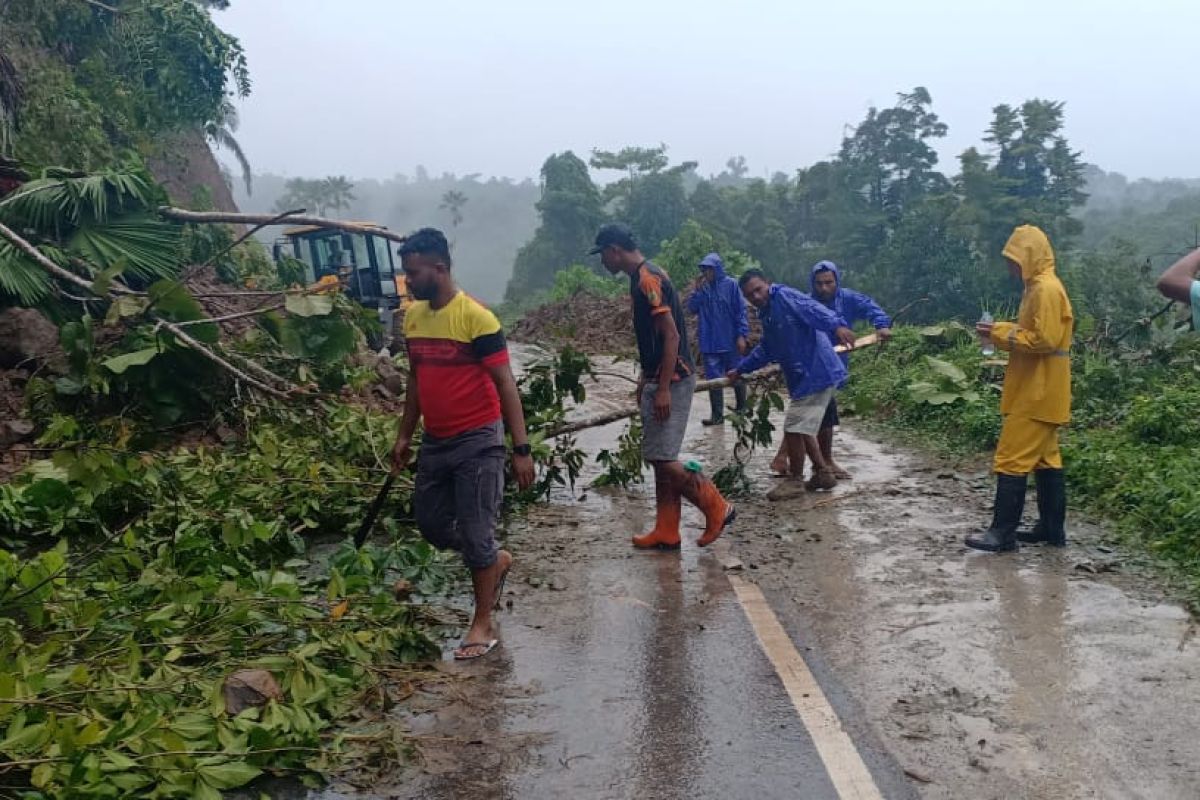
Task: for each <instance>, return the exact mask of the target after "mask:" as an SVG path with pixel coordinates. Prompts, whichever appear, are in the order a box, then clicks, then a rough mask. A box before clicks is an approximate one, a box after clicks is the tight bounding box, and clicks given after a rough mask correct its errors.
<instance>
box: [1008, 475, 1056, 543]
mask: <svg viewBox="0 0 1200 800" xmlns="http://www.w3.org/2000/svg"><path fill="white" fill-rule="evenodd" d="M1033 478H1034V482H1035V483H1036V484H1037V504H1038V521H1037V524H1036V525H1034V526H1033V528H1032V530H1028V531H1020V532H1019V533H1017V538H1018V539H1019V540H1021V541H1022V542H1028V543H1030V544H1038V543H1042V542H1044V543H1045V544H1048V545H1050V546H1051V547H1066V546H1067V531H1066V528H1065V525H1066V521H1067V482H1066V478H1065V477H1064V476H1063V471H1062V470H1061V469H1039V470H1037V471H1036V472H1034V473H1033Z"/></svg>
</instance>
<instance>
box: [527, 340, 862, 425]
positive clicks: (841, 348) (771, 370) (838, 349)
mask: <svg viewBox="0 0 1200 800" xmlns="http://www.w3.org/2000/svg"><path fill="white" fill-rule="evenodd" d="M875 344H879V336H878V335H877V334H874V333H872V334H868V335H867V336H863V337H861V338H859V339H856V340H855V341H854V349H855V350H861V349H863V348H864V347H870V346H872V345H875ZM849 349H850V348H848V347H846V346H845V345H844V344H839V345H837V346H835V347H834V348H833V351H834V352H835V353H845V352H847V351H848V350H849ZM778 373H779V365H777V364H772V365H770V366H768V367H765V368H763V369H760V370H759V371H758V372H755V373H753V374H752V375H748V376H744V380H748V381H761V380H765V379H767V378H769V377H771V376H773V375H777V374H778ZM731 384H732V382H731V381H730V380H729V378H713V379H712V380H706V381H699V382H697V383H696V392H697V393H699V392H707V391H708V390H709V389H724V388H726V387H728V386H730V385H731ZM638 411H639V409H638V407H637V406H629V407H627V408H619V409H617V410H615V411H605V412H603V413H601V414H593V415H592V416H590V417H584V418H583V419H577V420H574V421H572V422H564V423H563V424H562V425H559V426H558V427H557V428H551V429H550V431H549V432H548V433H547V434H546V438H547V439H549V438H551V437H552V436H562V435H564V434H568V433H578V432H579V431H582V430H586V429H587V428H595V427H597V426H599V425H607V424H609V423H610V422H616V421H618V420H622V419H626V418H628V417H632V416H634V415H635V414H637V413H638Z"/></svg>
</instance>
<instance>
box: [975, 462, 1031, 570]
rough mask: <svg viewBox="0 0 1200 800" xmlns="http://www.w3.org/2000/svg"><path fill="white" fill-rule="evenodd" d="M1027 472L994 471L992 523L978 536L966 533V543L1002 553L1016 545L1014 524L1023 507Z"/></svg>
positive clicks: (1018, 522)
mask: <svg viewBox="0 0 1200 800" xmlns="http://www.w3.org/2000/svg"><path fill="white" fill-rule="evenodd" d="M1028 480H1029V476H1028V475H997V476H996V504H995V508H994V510H993V511H992V526H991V527H990V528H988V529H987V530H986V531H984V532H983V533H981V534H980V535H978V536H968V537H967V539H966V544H967V547H971V548H974V549H975V550H987V551H989V552H992V553H1004V552H1009V551H1012V550H1016V549H1017V526H1018V525H1020V524H1021V512H1022V511H1024V510H1025V486H1026V484H1027V483H1028Z"/></svg>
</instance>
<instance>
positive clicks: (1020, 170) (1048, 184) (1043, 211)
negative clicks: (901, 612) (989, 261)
mask: <svg viewBox="0 0 1200 800" xmlns="http://www.w3.org/2000/svg"><path fill="white" fill-rule="evenodd" d="M992 113H993V117H992V123H991V125H990V126H989V127H988V130H987V134H986V135H985V136H984V141H985V142H987V143H988V144H990V145H991V146H992V150H993V152H992V153H990V154H983V153H980V152H979V151H978V150H976V149H975V148H970V149H968V150H967V151H966V152H964V153H963V154H962V156H961V157H960V161H961V164H962V171H961V173H960V175H959V178H958V190H959V192H960V193H961V195H962V197H963V206H964V208H963V218H964V220H965V221H966V222H967V223H969V224H971V225H973V226H974V228H975V231H976V237H977V239H978V240H979V242H980V244H981V246H982V248H983V249H984V251H985V252H987V253H989V254H992V253H998V252H999V249H1000V247H1001V246H1002V245H1003V242H1004V239H1005V238H1006V237H1007V235H1008V233H1009V232H1010V231H1011V230H1012V228H1013V226H1015V225H1020V224H1023V223H1029V224H1032V225H1037V226H1039V227H1041V228H1042V229H1043V230H1045V231H1046V233H1047V234H1048V235H1049V236H1050V238H1051V241H1053V242H1054V244H1055V246H1056V247H1058V248H1060V249H1062V248H1065V247H1066V246H1067V245H1068V244H1069V243H1070V242H1071V240H1072V238H1073V237H1075V236H1077V235H1078V234H1079V233H1080V232H1081V231H1082V229H1083V226H1082V223H1081V222H1080V221H1079V220H1078V219H1077V218H1076V217H1075V216H1074V214H1073V212H1074V210H1075V209H1076V208H1077V207H1079V206H1081V205H1082V204H1083V202H1084V201H1085V200H1086V199H1087V195H1086V194H1085V193H1084V191H1083V187H1084V182H1085V179H1084V172H1083V171H1084V164H1083V160H1082V158H1081V156H1080V153H1079V152H1078V151H1074V150H1072V149H1071V148H1070V145H1069V144H1068V143H1067V140H1066V137H1065V136H1064V135H1063V133H1062V126H1063V104H1062V103H1060V102H1053V101H1049V100H1038V99H1034V100H1027V101H1025V103H1023V104H1022V105H1021V107H1020V108H1019V109H1015V108H1013V107H1012V106H1008V105H998V106H996V107H995V108H994V109H993V110H992Z"/></svg>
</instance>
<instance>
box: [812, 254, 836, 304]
mask: <svg viewBox="0 0 1200 800" xmlns="http://www.w3.org/2000/svg"><path fill="white" fill-rule="evenodd" d="M825 270H829V271H830V272H832V273H833V280H834V282H836V283H837V288H839V289H840V288H842V272H841V270H839V269H838V265H837V264H835V263H833V262H832V261H818V262H817V263H815V264H813V266H812V270H811V271H810V272H809V273H808V291H809V292H811V293H812V295H813V296H814V297H816V295H817V273H818V272H824V271H825Z"/></svg>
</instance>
